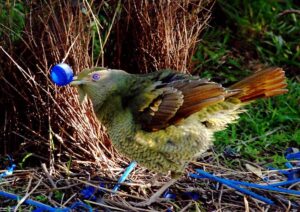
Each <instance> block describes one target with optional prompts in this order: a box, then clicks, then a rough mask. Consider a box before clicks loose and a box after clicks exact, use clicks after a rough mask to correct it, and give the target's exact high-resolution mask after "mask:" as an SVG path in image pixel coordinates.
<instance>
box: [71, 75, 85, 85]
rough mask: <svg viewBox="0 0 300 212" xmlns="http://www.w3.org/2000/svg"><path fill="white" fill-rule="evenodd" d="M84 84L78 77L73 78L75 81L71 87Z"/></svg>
mask: <svg viewBox="0 0 300 212" xmlns="http://www.w3.org/2000/svg"><path fill="white" fill-rule="evenodd" d="M81 84H82V81H81V80H78V77H76V76H75V77H73V81H72V82H71V83H70V85H73V86H75V85H81Z"/></svg>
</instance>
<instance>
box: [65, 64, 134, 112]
mask: <svg viewBox="0 0 300 212" xmlns="http://www.w3.org/2000/svg"><path fill="white" fill-rule="evenodd" d="M128 75H129V74H127V73H126V72H125V71H122V70H115V69H106V68H102V67H95V68H90V69H84V70H83V71H82V72H80V73H79V74H78V75H77V76H75V77H74V78H73V81H72V82H71V85H73V86H76V87H77V89H78V93H79V100H80V102H82V101H83V100H84V99H85V97H86V96H88V97H89V98H90V99H91V100H92V102H93V105H94V107H99V106H101V105H102V104H103V102H104V101H105V100H107V98H108V97H109V96H111V95H116V94H117V93H118V91H121V90H122V89H121V87H122V86H124V84H126V78H127V77H126V76H128Z"/></svg>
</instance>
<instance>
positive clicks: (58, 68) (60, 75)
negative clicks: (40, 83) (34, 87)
mask: <svg viewBox="0 0 300 212" xmlns="http://www.w3.org/2000/svg"><path fill="white" fill-rule="evenodd" d="M73 76H74V73H73V70H72V68H71V67H70V66H69V65H68V64H66V63H60V64H57V65H55V66H53V67H52V69H51V73H50V77H51V80H52V81H53V82H54V83H55V84H56V85H58V86H65V85H68V84H69V83H70V82H72V80H73Z"/></svg>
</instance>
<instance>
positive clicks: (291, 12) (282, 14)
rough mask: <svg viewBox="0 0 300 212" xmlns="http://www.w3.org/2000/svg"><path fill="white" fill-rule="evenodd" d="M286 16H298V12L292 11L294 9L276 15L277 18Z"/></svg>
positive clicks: (299, 11)
mask: <svg viewBox="0 0 300 212" xmlns="http://www.w3.org/2000/svg"><path fill="white" fill-rule="evenodd" d="M288 14H296V15H300V10H294V9H290V10H284V11H283V12H281V13H279V14H278V15H277V17H281V16H285V15H288Z"/></svg>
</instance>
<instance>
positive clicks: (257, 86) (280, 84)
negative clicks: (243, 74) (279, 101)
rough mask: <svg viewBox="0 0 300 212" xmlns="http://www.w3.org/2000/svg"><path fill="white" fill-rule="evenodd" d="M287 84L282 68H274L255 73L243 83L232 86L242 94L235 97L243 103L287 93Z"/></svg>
mask: <svg viewBox="0 0 300 212" xmlns="http://www.w3.org/2000/svg"><path fill="white" fill-rule="evenodd" d="M286 86H287V83H286V78H285V74H284V71H283V70H282V68H278V67H272V68H267V69H264V70H261V71H258V72H256V73H254V74H253V75H251V76H249V77H247V78H245V79H243V80H242V81H240V82H238V83H236V84H234V85H232V86H230V88H231V89H239V90H242V92H240V93H238V94H236V95H234V97H237V98H239V99H240V100H241V101H242V102H248V101H251V100H255V99H258V98H266V97H271V96H276V95H280V94H284V93H287V92H288V90H287V89H286Z"/></svg>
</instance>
